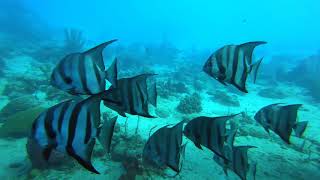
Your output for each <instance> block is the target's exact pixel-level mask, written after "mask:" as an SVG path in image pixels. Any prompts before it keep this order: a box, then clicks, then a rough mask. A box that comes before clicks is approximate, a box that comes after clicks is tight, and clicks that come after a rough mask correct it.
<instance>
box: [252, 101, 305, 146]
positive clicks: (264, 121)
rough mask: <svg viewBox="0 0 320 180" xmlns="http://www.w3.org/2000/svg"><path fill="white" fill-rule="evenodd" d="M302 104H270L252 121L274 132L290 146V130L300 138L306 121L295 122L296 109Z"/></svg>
mask: <svg viewBox="0 0 320 180" xmlns="http://www.w3.org/2000/svg"><path fill="white" fill-rule="evenodd" d="M301 106H302V104H291V105H284V104H282V103H277V104H271V105H268V106H266V107H263V108H262V109H260V110H259V111H258V112H257V113H256V114H255V116H254V119H255V120H256V121H257V122H258V123H259V124H260V125H262V127H263V128H264V129H265V130H266V131H267V132H269V129H271V130H272V131H274V132H275V133H276V134H277V135H279V137H280V138H281V139H282V140H284V141H285V142H286V143H288V144H290V136H291V133H292V130H294V131H295V133H296V135H297V136H298V137H302V135H303V133H304V131H305V130H306V127H307V125H308V122H307V121H302V122H297V114H298V109H299V108H300V107H301Z"/></svg>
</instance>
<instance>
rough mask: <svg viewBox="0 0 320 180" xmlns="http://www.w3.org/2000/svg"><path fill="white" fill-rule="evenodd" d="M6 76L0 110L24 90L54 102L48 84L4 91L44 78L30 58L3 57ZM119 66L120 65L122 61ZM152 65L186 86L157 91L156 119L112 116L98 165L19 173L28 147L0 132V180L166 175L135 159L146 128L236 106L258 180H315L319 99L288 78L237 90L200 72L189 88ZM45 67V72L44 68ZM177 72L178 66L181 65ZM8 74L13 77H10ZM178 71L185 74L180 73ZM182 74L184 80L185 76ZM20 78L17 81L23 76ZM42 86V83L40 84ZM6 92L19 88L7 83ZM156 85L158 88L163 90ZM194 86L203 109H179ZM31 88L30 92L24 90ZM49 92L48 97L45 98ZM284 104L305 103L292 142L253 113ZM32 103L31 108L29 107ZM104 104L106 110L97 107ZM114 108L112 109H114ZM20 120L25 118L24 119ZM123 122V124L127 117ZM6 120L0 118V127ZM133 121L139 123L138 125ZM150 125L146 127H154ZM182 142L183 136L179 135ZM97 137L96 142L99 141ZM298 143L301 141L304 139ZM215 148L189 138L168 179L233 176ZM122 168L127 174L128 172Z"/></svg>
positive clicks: (319, 160)
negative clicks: (301, 126)
mask: <svg viewBox="0 0 320 180" xmlns="http://www.w3.org/2000/svg"><path fill="white" fill-rule="evenodd" d="M6 62H7V67H8V68H7V69H6V76H5V77H0V84H1V86H0V100H1V101H0V110H1V109H2V108H4V107H5V106H6V105H7V104H8V103H9V102H10V101H12V99H14V98H17V97H19V96H21V94H23V93H25V94H27V95H31V96H33V97H35V99H37V101H38V102H37V103H40V104H43V102H46V103H44V104H48V105H46V106H45V107H48V106H49V105H50V104H55V103H57V102H59V100H57V99H55V98H53V97H56V96H58V95H56V94H55V95H54V96H53V95H52V97H50V95H48V93H47V92H52V91H51V90H50V91H49V90H48V89H49V88H40V89H38V90H32V89H31V90H29V89H23V90H21V91H20V92H17V93H16V94H12V92H10V91H9V92H10V93H11V94H10V95H8V94H6V93H8V90H5V88H6V87H7V86H8V85H10V84H12V83H14V84H17V85H19V87H23V84H19V83H18V82H17V81H19V79H17V77H20V76H22V75H23V76H24V78H25V79H27V81H32V80H33V79H34V80H35V81H37V82H43V81H45V79H46V78H47V77H48V76H46V75H45V73H43V71H41V70H40V69H41V68H39V67H40V66H41V64H37V63H36V61H35V60H32V58H31V57H21V56H20V57H14V58H12V59H7V60H6ZM120 68H121V67H120ZM151 68H152V69H153V71H154V72H156V73H157V74H159V78H158V79H157V81H158V84H161V83H162V82H164V81H167V79H168V78H169V79H174V80H172V81H173V82H175V83H179V82H182V83H183V84H185V87H186V89H185V91H184V90H183V88H182V90H181V88H180V90H181V91H178V90H177V92H175V93H171V94H165V93H166V91H165V90H166V89H165V88H166V86H159V87H158V91H160V93H159V94H160V96H159V97H158V107H157V108H156V109H155V110H154V111H155V114H156V115H157V116H158V118H155V119H147V118H142V117H140V118H138V117H136V116H129V117H128V119H126V118H123V117H120V116H119V119H118V121H117V127H116V129H117V131H116V132H115V137H114V139H115V140H114V141H116V143H115V142H114V145H113V150H112V153H111V154H110V155H102V153H101V146H100V145H97V146H96V147H95V152H94V154H93V157H92V158H93V159H92V161H93V164H94V166H95V167H96V168H97V169H98V171H100V172H101V174H100V175H95V174H92V173H90V172H88V171H87V170H85V169H84V168H82V167H81V166H80V165H78V164H77V163H75V162H74V161H73V160H69V161H70V162H71V163H67V162H66V163H65V162H61V164H60V165H59V166H58V167H54V168H49V169H46V170H36V169H34V170H32V171H31V172H30V173H28V174H22V175H21V176H17V174H19V173H21V172H22V171H21V169H23V168H24V167H27V166H28V161H27V154H26V147H25V146H26V137H19V138H16V137H4V138H0V156H1V161H0V167H1V168H0V178H1V179H80V178H82V179H119V178H120V179H126V178H127V179H128V177H130V175H128V174H129V173H128V172H131V171H132V173H133V174H134V175H135V178H136V179H167V178H168V177H169V176H170V175H172V174H174V173H172V172H171V171H170V170H169V169H166V170H164V171H162V172H157V171H150V172H146V171H145V170H144V168H143V167H141V165H139V163H137V161H139V158H141V154H142V148H143V144H144V143H145V142H146V140H147V138H148V137H149V133H150V130H151V129H152V132H154V131H155V130H156V129H158V128H160V127H162V126H165V125H167V124H174V123H177V122H179V121H181V120H183V119H191V118H193V117H196V116H200V115H204V116H221V115H230V114H234V113H239V112H245V113H246V115H247V117H248V118H246V119H245V120H239V121H238V123H239V132H238V134H237V137H236V143H235V144H236V145H252V146H256V147H257V148H252V149H250V151H249V160H250V162H257V173H256V179H257V180H260V179H261V180H273V179H274V180H279V179H283V180H289V179H290V180H291V179H296V180H300V179H301V180H302V179H308V180H317V179H320V171H319V168H320V133H319V130H320V123H319V122H320V108H319V107H320V106H319V104H317V103H315V102H313V101H312V98H311V97H309V96H307V95H306V92H305V90H303V89H301V88H300V87H297V86H294V85H293V84H288V83H278V84H277V85H276V86H275V85H273V84H268V83H267V82H264V80H261V81H259V82H258V83H257V84H252V83H251V81H250V80H248V85H247V86H248V89H249V93H248V94H245V95H244V94H240V93H238V92H237V91H236V90H234V89H230V88H229V87H225V86H223V85H220V84H218V83H216V82H215V80H214V79H210V78H208V77H206V76H205V75H204V74H203V75H200V76H199V77H198V81H199V82H198V86H202V88H195V86H194V83H193V80H192V78H190V77H189V76H187V75H186V76H185V77H182V78H179V79H182V80H178V79H176V78H172V77H167V76H170V74H172V72H171V71H172V70H171V69H170V67H167V68H165V67H162V66H159V67H158V66H154V67H151ZM47 73H48V72H47ZM180 73H182V74H183V72H180ZM14 76H15V77H16V78H14ZM182 76H183V75H182ZM183 78H185V81H184V80H183ZM21 82H22V81H21ZM43 86H45V84H44V85H43ZM11 88H12V89H11V91H14V90H16V91H19V90H18V89H15V88H14V87H11ZM161 92H162V95H161ZM193 92H196V93H198V94H199V95H200V97H201V106H202V110H201V112H199V113H193V114H183V113H180V112H179V111H177V108H176V107H177V106H178V105H179V102H180V100H181V99H182V98H183V97H184V96H186V95H188V94H192V93H193ZM28 93H29V94H28ZM49 97H50V98H49ZM67 97H68V96H67V95H64V96H63V95H60V94H59V98H61V99H63V98H67ZM277 102H283V103H302V104H303V108H302V109H301V110H300V111H299V120H301V121H302V120H303V121H304V120H307V121H309V124H308V127H307V130H306V132H305V134H304V136H305V138H304V139H305V141H304V140H303V139H298V138H296V137H292V139H291V140H292V142H293V143H292V144H291V145H287V144H285V143H283V142H282V141H281V140H280V138H279V137H278V136H276V135H275V134H274V133H270V135H269V134H268V133H267V132H266V131H265V130H264V129H263V128H262V127H261V126H260V125H258V124H257V123H256V122H255V121H254V120H253V116H254V114H255V112H257V111H258V110H259V109H260V108H262V107H263V106H266V105H268V104H272V103H277ZM30 108H31V107H30ZM101 108H102V109H103V111H108V113H110V112H109V111H110V110H107V109H106V108H105V107H103V106H101ZM112 113H114V112H112ZM26 121H30V120H27V119H26ZM126 122H127V123H126ZM3 124H4V122H3V123H2V126H3ZM137 124H138V129H137ZM152 132H151V133H152ZM184 141H185V142H187V141H188V140H187V139H184ZM97 144H98V143H97ZM303 144H304V146H302V145H303ZM212 157H213V154H212V153H211V152H209V151H208V150H199V149H197V148H196V147H195V146H194V145H193V144H192V142H189V143H188V144H187V148H186V154H185V160H184V163H183V168H182V171H181V173H180V174H179V175H178V176H176V177H174V178H172V179H190V180H191V179H229V180H232V179H239V177H238V176H236V175H235V174H234V173H233V172H231V171H228V176H226V175H225V174H224V172H223V169H222V168H221V167H220V166H219V165H218V164H216V163H215V162H214V161H213V159H212ZM126 175H127V176H126Z"/></svg>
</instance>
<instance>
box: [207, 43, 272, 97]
mask: <svg viewBox="0 0 320 180" xmlns="http://www.w3.org/2000/svg"><path fill="white" fill-rule="evenodd" d="M261 44H266V42H263V41H257V42H248V43H244V44H241V45H226V46H223V47H222V48H220V49H218V50H217V51H216V52H214V53H213V54H212V55H211V56H210V57H209V59H208V60H207V61H206V63H205V65H204V66H203V71H204V72H205V73H207V74H208V75H209V76H211V77H213V78H215V79H216V80H218V81H219V82H220V83H222V84H224V85H226V83H229V84H232V85H234V86H235V87H236V88H238V89H239V90H240V91H242V92H245V93H247V92H248V91H247V88H246V81H247V76H248V74H249V73H251V72H253V74H254V82H255V81H256V77H257V72H258V69H259V66H260V64H261V61H262V58H261V59H260V60H259V61H257V62H255V63H254V64H253V63H252V54H253V50H254V48H255V47H256V46H259V45H261Z"/></svg>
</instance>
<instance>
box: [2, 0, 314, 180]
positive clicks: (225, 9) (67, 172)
mask: <svg viewBox="0 0 320 180" xmlns="http://www.w3.org/2000/svg"><path fill="white" fill-rule="evenodd" d="M319 7H320V2H319V1H316V0H304V1H301V0H282V1H276V0H269V1H256V0H242V1H236V0H228V1H209V0H197V1H196V0H176V1H169V0H161V1H160V0H155V1H147V0H136V1H133V0H119V1H111V0H91V1H84V0H77V1H76V0H55V1H50V2H49V1H40V0H32V1H31V0H2V1H0V124H1V128H0V131H2V132H0V157H1V158H0V159H1V161H0V167H1V168H0V177H3V178H7V179H12V178H18V179H62V178H64V179H76V178H83V177H86V178H88V179H106V178H108V179H125V178H129V179H130V178H131V179H134V178H136V179H165V178H168V176H167V175H163V174H170V173H171V174H172V172H171V171H170V170H169V169H165V170H163V171H161V172H156V171H148V168H146V167H141V166H142V165H140V164H139V163H140V161H141V155H140V154H141V152H142V148H143V144H144V143H145V142H146V140H147V139H148V134H149V131H150V129H151V128H152V127H154V126H155V125H157V127H158V128H160V127H161V126H164V125H167V124H174V123H176V122H179V121H181V120H182V119H192V118H194V117H197V116H220V115H230V114H232V113H237V112H242V111H245V112H246V114H247V115H248V116H249V117H251V120H250V118H249V120H247V121H240V125H239V127H240V133H239V134H238V138H237V140H236V144H239V145H254V146H257V148H255V149H252V150H250V151H249V160H250V162H253V161H254V162H257V173H256V179H258V180H259V179H284V180H286V179H314V180H316V179H320V172H319V168H320V161H319V159H320V132H319V129H320V125H319V124H320V123H319V121H320V118H319V117H320V112H319V110H320V109H319V104H320V93H319V92H320V82H319V79H318V76H319V75H318V72H319V71H320V44H319V42H320V33H319V32H320V24H319V21H318V20H319V18H320V11H319ZM69 30H73V33H70V32H71V31H69ZM68 32H69V34H68ZM68 36H69V38H70V37H71V40H70V39H69V40H68ZM111 39H118V41H117V42H116V43H114V44H112V45H111V46H110V47H108V48H106V50H105V51H104V57H105V64H106V65H109V64H111V60H112V59H113V58H115V57H118V59H119V77H127V76H132V75H137V74H139V73H143V72H154V73H156V74H158V77H157V88H158V96H159V97H158V107H157V108H156V109H154V111H155V114H156V115H157V116H158V118H157V119H151V120H150V119H148V118H140V119H139V121H138V120H137V117H136V116H131V115H130V116H129V120H128V123H126V118H122V117H121V118H120V119H119V121H118V122H117V123H118V125H117V127H118V130H117V131H116V132H115V139H116V140H115V142H117V143H116V145H114V150H113V152H114V153H113V155H112V154H111V155H105V156H104V155H101V151H102V150H101V147H100V146H98V147H97V148H95V152H96V153H94V154H93V162H94V163H93V164H95V166H96V167H97V169H99V170H100V171H101V172H102V173H101V175H94V174H92V173H90V172H88V171H86V170H85V169H84V168H82V167H81V166H80V165H78V164H77V163H76V162H74V161H72V160H70V159H68V157H66V158H67V159H68V161H71V163H70V162H68V163H65V162H64V160H61V159H60V160H59V159H57V162H56V164H54V165H52V166H50V167H47V168H44V169H40V170H39V169H34V168H31V170H30V169H29V166H30V162H29V160H28V157H27V152H26V148H25V144H26V141H27V136H28V133H29V130H30V125H31V124H32V122H33V120H34V118H35V117H36V115H37V114H39V112H40V110H39V109H37V108H42V109H41V110H43V109H45V108H48V107H50V106H52V105H54V104H57V103H59V102H61V101H62V100H65V99H68V98H72V97H73V96H71V95H69V94H67V93H65V92H62V91H60V90H58V89H55V88H53V87H52V86H50V83H49V82H50V75H51V71H52V69H53V67H54V66H55V65H56V64H57V63H58V62H59V61H60V60H61V59H62V58H63V57H64V56H65V55H67V54H69V53H73V52H82V51H84V50H87V49H89V48H91V47H93V46H95V45H98V44H99V43H102V42H105V41H108V40H111ZM249 41H266V42H267V44H266V45H263V46H259V47H257V48H256V50H255V51H254V59H258V58H260V57H264V60H263V62H262V65H261V67H260V69H259V74H258V81H257V83H256V84H253V83H252V78H249V79H248V81H247V87H248V89H249V93H248V94H244V93H241V92H239V91H238V90H237V89H235V88H234V87H232V86H230V85H229V86H224V85H221V84H220V83H219V82H217V81H216V80H214V79H213V78H210V77H209V76H207V75H206V74H204V73H203V72H202V66H203V64H204V63H205V61H206V60H207V59H208V57H209V56H210V55H211V54H212V53H213V52H214V51H216V50H217V49H219V48H220V47H222V46H224V45H228V44H241V43H245V42H249ZM81 42H83V44H82V43H81ZM193 93H197V94H198V95H199V97H200V99H201V102H200V103H198V104H197V105H198V106H202V107H201V108H200V109H201V110H200V111H199V112H194V113H192V114H185V113H183V112H181V111H178V110H177V106H179V103H180V101H181V100H182V99H183V98H184V97H186V96H190V95H192V94H193ZM197 97H198V96H197ZM278 102H283V103H289V104H290V103H291V104H292V103H301V104H303V108H302V109H301V110H300V111H299V116H298V119H299V120H301V121H303V120H307V121H309V124H308V127H307V129H306V132H305V134H304V138H302V139H299V138H296V137H293V143H292V144H291V145H287V144H285V143H284V142H283V141H281V139H280V138H279V137H278V136H276V135H275V134H274V133H270V134H268V133H267V132H265V131H264V129H263V128H262V127H261V126H259V125H258V124H257V123H255V121H254V120H253V119H252V118H253V116H254V114H255V113H256V112H257V111H258V110H259V109H260V108H262V107H263V106H266V105H268V104H271V103H278ZM101 108H102V111H103V112H108V113H115V112H109V111H111V110H110V109H107V108H106V107H103V106H101ZM34 109H36V111H33V110H34ZM197 109H199V108H197ZM15 115H16V116H15ZM9 120H10V121H11V123H9V122H8V121H9ZM137 123H138V125H139V131H136V125H137ZM124 137H126V138H124ZM184 141H188V140H187V139H186V138H185V139H184ZM8 155H9V156H8ZM130 155H131V156H130ZM128 157H130V158H128ZM128 159H129V160H128ZM132 159H134V160H132ZM135 163H137V164H139V165H135ZM130 168H131V169H130ZM21 169H28V170H25V171H24V170H21ZM131 171H132V172H133V174H134V175H130V173H128V172H131ZM124 174H125V175H124ZM128 174H129V175H128ZM18 175H19V176H18ZM194 178H198V179H239V177H238V176H236V175H235V174H234V173H232V172H231V171H229V175H228V176H226V175H225V174H224V172H223V169H222V168H221V167H220V166H219V165H218V164H217V163H216V162H214V161H213V160H212V153H211V152H209V151H206V150H204V151H201V150H199V149H197V148H196V147H195V146H193V143H192V142H189V143H188V146H187V149H186V154H185V161H184V163H183V168H182V171H181V173H180V174H179V175H178V176H176V177H174V178H173V179H194Z"/></svg>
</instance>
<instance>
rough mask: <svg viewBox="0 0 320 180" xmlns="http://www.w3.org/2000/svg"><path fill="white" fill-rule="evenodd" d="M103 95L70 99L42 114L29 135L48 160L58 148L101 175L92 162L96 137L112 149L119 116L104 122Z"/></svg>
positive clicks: (107, 147)
mask: <svg viewBox="0 0 320 180" xmlns="http://www.w3.org/2000/svg"><path fill="white" fill-rule="evenodd" d="M104 94H105V92H103V93H101V94H97V95H93V96H90V97H89V98H87V99H84V100H67V101H64V102H62V103H59V104H57V105H55V106H53V107H51V108H49V109H47V110H46V111H45V112H43V113H41V114H40V115H39V117H38V118H37V119H36V120H35V121H34V123H33V125H32V130H31V135H30V137H29V138H30V139H31V140H34V141H35V142H36V143H37V144H38V145H39V147H40V148H41V151H42V155H43V158H44V159H45V160H48V159H49V157H50V154H51V152H52V150H57V151H59V152H62V153H64V154H67V155H69V156H71V157H73V158H74V159H75V160H77V161H78V162H79V163H80V164H81V165H82V166H83V167H85V168H86V169H87V170H89V171H91V172H93V173H97V174H99V172H98V171H97V170H96V169H95V168H94V167H93V165H92V163H91V155H92V151H93V148H94V145H95V139H96V138H98V139H99V141H100V143H101V144H102V146H103V147H104V148H106V151H107V152H109V151H110V150H109V148H110V143H111V139H112V134H113V130H114V125H115V123H116V119H117V117H115V118H112V119H111V120H108V121H106V120H105V122H104V123H103V124H102V123H101V119H100V102H101V98H102V97H103V95H104ZM101 124H102V125H101ZM30 153H32V152H30Z"/></svg>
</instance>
